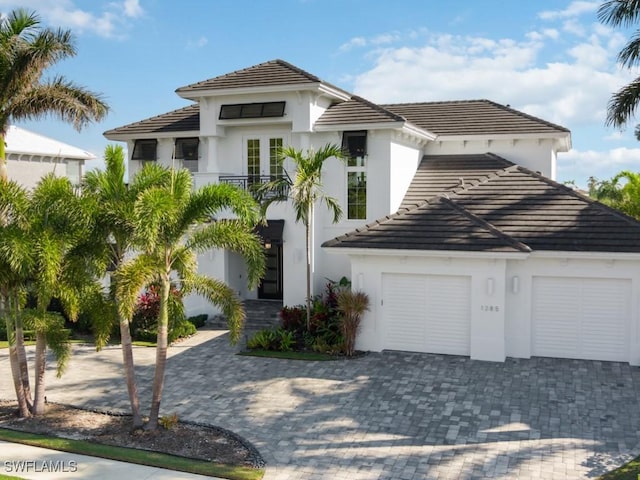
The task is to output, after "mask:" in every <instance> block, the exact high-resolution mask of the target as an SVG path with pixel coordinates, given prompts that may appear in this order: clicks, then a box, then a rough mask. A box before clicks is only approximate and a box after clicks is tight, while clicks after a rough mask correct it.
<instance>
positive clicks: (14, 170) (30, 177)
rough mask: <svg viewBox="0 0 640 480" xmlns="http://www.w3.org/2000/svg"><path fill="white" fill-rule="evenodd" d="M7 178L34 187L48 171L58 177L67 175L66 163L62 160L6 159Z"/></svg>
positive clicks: (24, 185)
mask: <svg viewBox="0 0 640 480" xmlns="http://www.w3.org/2000/svg"><path fill="white" fill-rule="evenodd" d="M7 172H8V174H9V180H13V181H15V182H17V183H19V184H20V185H22V186H23V187H25V188H29V189H31V188H34V187H35V186H36V185H37V184H38V182H39V181H40V179H41V178H42V177H44V176H45V175H47V174H49V173H54V174H55V175H56V176H58V177H65V176H66V175H67V165H66V164H65V163H64V162H62V161H59V162H47V161H42V162H38V161H33V162H30V161H22V160H19V161H16V160H7Z"/></svg>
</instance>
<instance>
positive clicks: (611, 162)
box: [558, 147, 640, 187]
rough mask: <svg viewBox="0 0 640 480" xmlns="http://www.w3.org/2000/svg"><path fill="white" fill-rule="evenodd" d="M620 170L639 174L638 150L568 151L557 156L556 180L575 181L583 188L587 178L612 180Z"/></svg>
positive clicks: (639, 153) (639, 156) (639, 160)
mask: <svg viewBox="0 0 640 480" xmlns="http://www.w3.org/2000/svg"><path fill="white" fill-rule="evenodd" d="M622 170H631V171H634V172H640V148H626V147H621V148H614V149H612V150H608V151H596V150H586V151H580V150H573V149H572V150H570V151H569V152H567V153H561V154H559V155H558V179H559V180H560V181H566V180H575V181H576V183H577V184H578V185H579V186H582V187H585V186H586V185H587V180H588V179H589V177H591V176H593V177H595V178H597V179H598V180H606V179H609V178H612V177H613V176H614V175H615V174H617V173H618V172H620V171H622Z"/></svg>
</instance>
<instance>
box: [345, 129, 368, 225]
mask: <svg viewBox="0 0 640 480" xmlns="http://www.w3.org/2000/svg"><path fill="white" fill-rule="evenodd" d="M342 148H343V149H344V150H345V151H346V152H348V153H347V154H348V158H347V219H349V220H364V219H366V218H367V168H366V166H367V165H366V158H367V132H366V131H364V130H363V131H354V132H344V133H343V134H342Z"/></svg>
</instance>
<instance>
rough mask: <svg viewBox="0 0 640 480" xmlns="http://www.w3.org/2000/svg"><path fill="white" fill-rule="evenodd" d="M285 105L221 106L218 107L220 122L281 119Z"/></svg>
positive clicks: (282, 103) (269, 103) (272, 103)
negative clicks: (248, 119) (246, 119)
mask: <svg viewBox="0 0 640 480" xmlns="http://www.w3.org/2000/svg"><path fill="white" fill-rule="evenodd" d="M285 103H286V102H263V103H238V104H234V105H222V106H221V107H220V120H232V119H236V118H268V117H283V116H284V106H285Z"/></svg>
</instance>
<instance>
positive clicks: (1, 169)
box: [0, 132, 9, 182]
mask: <svg viewBox="0 0 640 480" xmlns="http://www.w3.org/2000/svg"><path fill="white" fill-rule="evenodd" d="M4 137H5V133H4V132H0V181H2V182H6V181H7V180H8V179H9V176H8V174H7V152H6V149H5V147H4V141H5V138H4Z"/></svg>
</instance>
